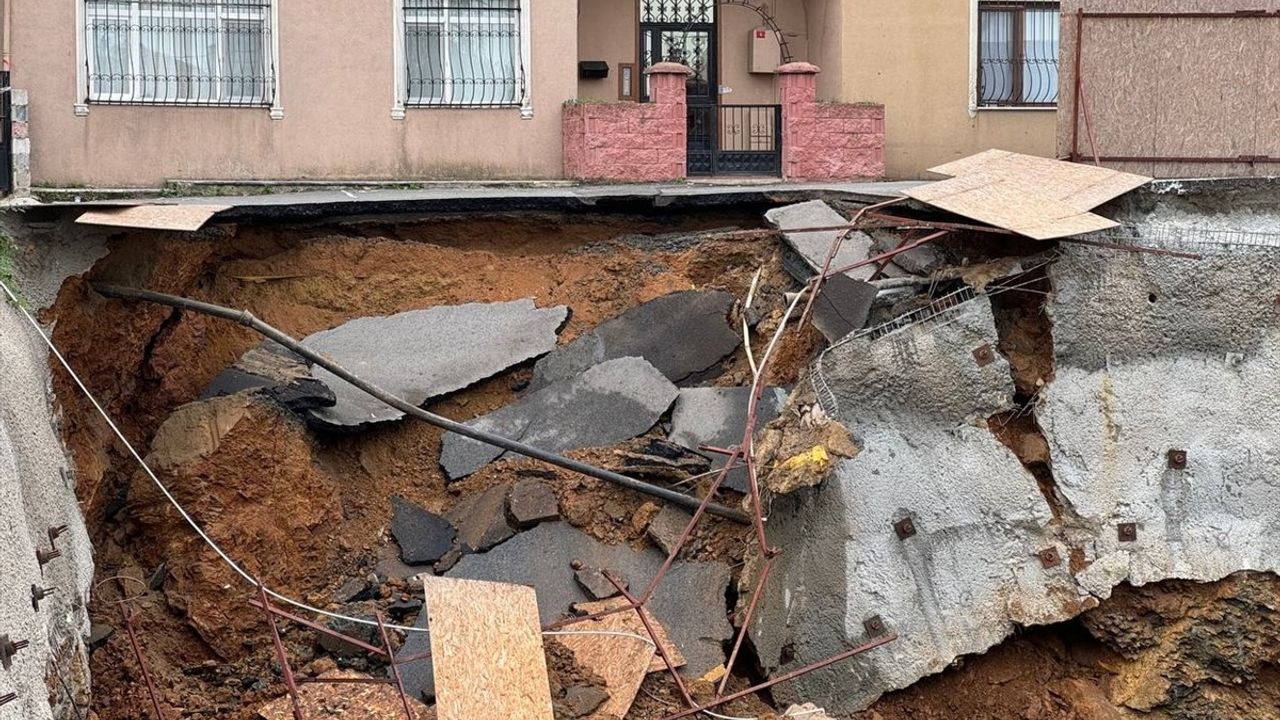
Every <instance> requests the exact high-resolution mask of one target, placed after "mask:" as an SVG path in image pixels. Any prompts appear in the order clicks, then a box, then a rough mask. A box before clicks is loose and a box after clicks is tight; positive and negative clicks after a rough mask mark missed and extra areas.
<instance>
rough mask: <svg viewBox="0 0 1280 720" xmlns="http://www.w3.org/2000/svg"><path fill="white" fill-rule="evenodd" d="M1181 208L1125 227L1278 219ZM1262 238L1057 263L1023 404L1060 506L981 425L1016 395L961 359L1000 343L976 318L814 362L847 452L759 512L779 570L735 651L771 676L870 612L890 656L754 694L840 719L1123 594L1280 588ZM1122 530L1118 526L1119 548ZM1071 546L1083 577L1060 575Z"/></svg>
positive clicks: (1279, 359)
mask: <svg viewBox="0 0 1280 720" xmlns="http://www.w3.org/2000/svg"><path fill="white" fill-rule="evenodd" d="M1189 212H1190V211H1188V210H1187V209H1185V208H1183V209H1180V210H1178V211H1177V212H1170V211H1169V210H1168V208H1165V209H1163V210H1161V211H1158V212H1157V213H1156V214H1155V216H1154V217H1150V216H1146V215H1145V210H1144V211H1143V212H1142V213H1140V214H1138V215H1137V216H1134V217H1130V218H1128V219H1130V220H1131V221H1135V222H1137V223H1138V224H1139V228H1138V231H1139V232H1140V233H1141V236H1142V237H1143V239H1144V241H1146V242H1148V243H1149V244H1150V243H1153V242H1156V241H1157V239H1158V238H1161V237H1165V235H1164V234H1163V233H1162V232H1161V231H1160V229H1159V228H1158V227H1157V226H1156V225H1155V223H1157V222H1169V221H1170V219H1173V221H1174V222H1180V220H1181V219H1185V218H1186V217H1188V216H1191V217H1194V218H1195V222H1194V223H1191V224H1190V226H1191V227H1193V228H1195V229H1196V230H1197V232H1209V231H1213V230H1215V229H1219V230H1221V229H1227V228H1239V227H1248V228H1249V229H1250V230H1253V231H1255V232H1258V231H1263V232H1271V233H1280V221H1278V219H1280V214H1276V215H1273V216H1272V218H1273V219H1272V220H1271V221H1270V224H1268V223H1267V222H1266V221H1265V220H1264V218H1263V215H1264V214H1263V213H1260V212H1259V211H1258V209H1257V208H1253V209H1250V210H1249V211H1248V212H1247V213H1245V214H1244V215H1242V214H1241V213H1239V212H1235V213H1232V212H1218V213H1216V214H1215V213H1206V212H1204V207H1203V202H1201V203H1200V213H1199V214H1194V213H1191V214H1190V215H1188V213H1189ZM1183 226H1184V227H1186V226H1187V225H1186V224H1183ZM1180 237H1181V238H1182V239H1183V240H1184V241H1186V240H1188V238H1190V239H1191V241H1194V237H1195V234H1194V233H1192V234H1191V235H1187V234H1185V233H1183V234H1181V235H1180ZM1203 237H1204V238H1209V237H1210V236H1209V235H1204V236H1203ZM1275 240H1276V237H1275V236H1274V235H1273V236H1272V237H1271V238H1270V239H1269V240H1268V239H1265V238H1258V237H1254V238H1252V239H1251V242H1254V243H1264V244H1263V245H1261V246H1259V245H1257V244H1255V245H1246V246H1224V245H1221V244H1215V243H1202V244H1200V245H1198V246H1196V247H1188V246H1187V245H1186V243H1185V242H1182V243H1180V244H1179V245H1178V247H1177V249H1182V250H1188V249H1190V250H1195V251H1197V252H1200V253H1202V255H1203V257H1202V258H1200V259H1196V260H1191V259H1180V258H1173V257H1166V256H1156V255H1146V254H1144V255H1138V254H1131V253H1123V252H1114V251H1105V250H1095V249H1089V248H1081V247H1079V246H1067V247H1065V248H1064V249H1063V250H1062V253H1063V255H1062V257H1061V258H1060V259H1058V260H1057V261H1056V262H1055V263H1054V264H1052V265H1051V266H1050V270H1049V272H1050V277H1051V280H1052V283H1053V288H1054V292H1053V293H1052V294H1051V295H1050V296H1049V299H1048V301H1047V302H1048V305H1047V312H1048V315H1049V319H1050V320H1051V321H1052V327H1053V338H1054V360H1055V364H1056V368H1055V370H1056V375H1055V378H1054V380H1053V381H1052V382H1051V383H1049V385H1048V386H1046V387H1045V388H1044V389H1043V390H1042V391H1041V392H1040V396H1039V401H1038V403H1037V404H1036V406H1035V412H1036V414H1037V417H1038V419H1039V423H1040V425H1041V427H1042V428H1043V430H1044V433H1045V436H1046V438H1047V440H1048V444H1049V449H1050V453H1051V459H1052V463H1051V465H1052V473H1053V479H1054V481H1055V483H1056V490H1057V495H1058V496H1059V497H1060V498H1061V499H1060V500H1058V499H1055V500H1054V501H1053V508H1052V509H1051V505H1050V501H1049V500H1047V499H1046V498H1045V497H1044V495H1042V494H1041V492H1040V491H1039V490H1038V488H1037V486H1036V483H1035V480H1034V478H1032V477H1031V475H1030V474H1029V473H1028V472H1027V471H1026V470H1024V469H1023V467H1022V466H1021V464H1020V463H1019V461H1018V460H1017V458H1015V457H1014V456H1013V455H1012V454H1011V453H1010V452H1009V451H1008V450H1007V449H1005V447H1004V446H1003V445H1001V444H1000V443H998V442H996V440H995V438H994V436H993V434H992V433H991V431H990V430H989V429H988V428H987V427H986V418H988V417H990V416H991V415H992V414H993V413H994V412H997V411H999V410H1001V409H1003V408H1006V407H1008V403H1009V397H1010V395H1011V394H1012V390H1013V388H1012V385H1011V383H1010V381H1009V376H1008V373H1009V369H1008V366H1007V364H1006V363H1005V361H1004V360H1003V359H1002V358H1001V357H999V356H998V355H997V357H996V360H995V362H993V363H990V364H987V365H985V366H982V365H981V364H980V363H977V362H975V357H974V355H973V350H974V349H976V348H977V347H978V346H979V345H982V344H990V345H992V347H996V346H997V338H996V335H995V332H994V326H993V324H992V322H991V316H990V314H991V310H990V304H989V303H988V302H987V301H986V300H985V299H982V298H979V299H978V300H976V301H972V302H969V303H967V304H965V305H963V306H962V308H963V310H962V311H960V312H951V313H948V314H946V315H944V316H942V317H940V318H938V319H937V320H935V321H932V322H928V323H924V324H920V325H916V326H913V327H906V328H901V329H897V330H895V331H894V332H892V333H889V334H887V335H884V336H882V337H879V338H878V339H875V340H871V339H870V338H872V337H875V336H876V334H875V333H871V334H867V335H864V336H862V337H857V336H855V337H854V338H852V339H849V340H847V341H845V342H842V343H838V344H837V345H836V346H834V347H833V348H832V349H831V350H830V351H828V352H827V353H826V354H825V355H824V356H823V357H822V358H821V359H820V360H819V362H818V363H816V364H815V367H814V368H812V369H811V372H812V373H813V374H814V375H815V377H820V378H821V380H820V381H816V382H815V383H814V384H815V387H816V388H820V389H819V393H818V394H819V396H820V397H827V398H828V399H829V401H827V402H824V405H826V406H829V407H828V409H833V408H834V410H833V412H835V414H836V415H837V416H838V418H839V419H840V420H842V421H843V422H845V423H846V424H847V425H849V426H850V427H851V428H852V429H853V431H854V434H855V437H856V439H857V441H858V443H859V445H860V446H861V447H862V448H863V449H862V452H861V453H860V454H859V455H858V456H857V457H856V458H854V459H852V460H848V461H845V462H843V463H841V465H840V466H839V467H838V468H837V471H836V472H835V474H834V477H832V478H830V479H828V480H827V481H826V482H825V483H824V484H822V485H821V486H819V487H817V488H813V489H810V490H803V491H800V492H797V493H795V494H792V495H789V496H784V497H779V498H776V499H775V501H774V504H773V512H772V514H771V516H770V522H769V525H768V527H769V529H770V535H771V538H770V539H771V542H772V543H774V544H776V545H779V546H781V547H784V548H787V550H788V551H787V552H786V553H784V554H783V555H782V556H781V558H782V559H781V560H780V561H779V565H777V566H776V567H775V570H774V580H773V581H772V583H771V584H772V587H771V588H770V589H769V590H768V591H767V592H766V595H765V597H764V598H763V600H762V605H761V608H762V614H761V617H760V619H759V621H758V622H757V623H755V625H754V626H753V628H752V636H753V639H754V640H755V643H756V647H757V650H758V651H759V653H760V657H761V661H762V663H763V664H764V666H765V668H766V670H768V671H770V672H774V673H777V672H784V671H786V670H787V669H790V668H792V667H794V666H797V665H800V664H803V663H806V662H812V661H814V660H818V659H821V658H823V657H826V656H829V655H832V654H834V653H836V652H839V651H840V650H843V649H845V648H847V647H849V646H851V645H854V644H857V643H859V642H860V641H862V640H864V639H866V637H867V631H866V629H865V628H864V627H863V621H865V620H866V619H867V618H868V617H870V616H872V615H879V616H880V617H881V618H882V619H883V620H884V622H885V624H886V625H887V626H888V627H889V629H890V630H892V631H894V632H896V633H898V634H899V639H898V640H896V641H895V642H893V643H892V644H890V645H888V646H885V647H883V648H880V649H877V650H874V651H872V652H870V653H868V654H866V655H863V656H861V657H859V658H857V659H854V660H852V661H849V662H847V663H844V664H841V665H837V666H833V667H832V668H829V669H826V670H823V671H820V672H818V673H814V674H813V675H810V676H806V677H804V678H801V679H799V680H797V681H795V682H793V683H787V684H784V685H783V686H781V689H779V690H775V697H776V698H778V699H779V700H780V701H783V702H790V701H795V702H800V701H804V700H809V701H813V702H816V703H818V704H821V705H825V706H826V707H827V708H828V710H829V711H831V712H833V713H834V714H845V713H849V712H853V711H857V710H861V709H863V708H865V707H867V706H868V705H869V704H870V703H872V702H873V701H874V700H875V699H876V698H878V697H879V696H880V695H881V694H882V693H884V692H888V691H891V690H894V689H898V688H902V687H905V686H907V685H910V684H912V683H914V682H915V681H917V680H918V679H920V678H921V677H924V676H925V675H928V674H931V673H935V672H938V671H941V670H942V669H944V668H946V667H947V666H948V665H949V664H950V663H951V662H952V661H953V660H954V659H955V658H956V657H959V656H962V655H964V654H971V653H980V652H983V651H985V650H986V649H987V648H988V647H990V646H991V645H993V644H995V643H998V642H1000V641H1002V640H1003V639H1004V638H1006V637H1007V636H1008V635H1009V634H1010V633H1012V632H1014V630H1015V629H1016V628H1017V627H1019V626H1028V625H1037V624H1045V623H1052V622H1059V621H1062V620H1066V619H1069V618H1071V617H1074V616H1075V615H1077V614H1078V613H1080V612H1081V611H1083V610H1084V609H1087V608H1088V607H1091V606H1092V605H1093V604H1095V603H1096V602H1098V601H1100V600H1102V599H1105V598H1107V597H1109V596H1110V594H1111V592H1112V589H1113V588H1114V587H1115V586H1116V585H1117V584H1119V583H1121V582H1130V583H1134V584H1147V583H1152V582H1157V581H1160V580H1165V579H1169V578H1185V579H1193V580H1202V581H1212V580H1218V579H1221V578H1222V577H1225V576H1226V575H1229V574H1231V573H1234V572H1237V571H1240V570H1246V569H1247V570H1263V571H1273V572H1274V571H1277V570H1278V569H1280V541H1277V540H1276V539H1275V536H1274V532H1272V530H1271V529H1272V528H1274V527H1275V525H1276V524H1277V522H1280V494H1278V493H1276V491H1275V486H1276V481H1275V467H1277V464H1278V461H1280V447H1278V445H1277V442H1278V441H1277V439H1276V438H1277V437H1280V404H1278V403H1280V401H1277V400H1276V398H1277V397H1280V392H1278V391H1280V380H1277V378H1280V317H1277V313H1276V309H1275V303H1276V298H1277V297H1280V248H1277V247H1274V246H1268V245H1266V244H1265V243H1271V244H1275ZM824 389H825V390H824ZM1171 450H1180V451H1185V453H1186V456H1187V466H1186V468H1185V469H1178V468H1173V467H1170V463H1169V457H1168V454H1169V451H1171ZM1055 510H1056V511H1057V512H1058V513H1059V519H1060V521H1059V522H1054V521H1052V520H1053V517H1054V515H1053V513H1054V511H1055ZM906 517H910V518H911V519H912V521H913V524H914V534H913V535H910V536H909V537H906V538H900V537H899V535H898V533H897V532H896V529H895V528H894V526H893V523H894V522H896V521H898V520H900V519H902V518H906ZM1121 523H1134V524H1135V525H1136V527H1137V534H1136V538H1135V539H1134V540H1132V541H1129V540H1126V539H1123V538H1122V537H1121V536H1120V534H1119V525H1120V524H1121ZM1051 547H1052V548H1055V549H1056V550H1057V551H1058V553H1059V555H1060V556H1061V557H1062V558H1064V559H1062V560H1060V561H1059V562H1058V563H1057V564H1051V566H1050V567H1045V566H1044V564H1042V562H1041V561H1040V559H1039V558H1038V557H1037V556H1036V554H1037V553H1038V552H1039V551H1041V550H1044V549H1046V548H1051ZM1071 551H1074V552H1075V553H1077V554H1078V555H1079V559H1080V561H1082V563H1083V565H1085V567H1084V568H1083V569H1081V570H1079V571H1078V572H1074V573H1073V572H1071V571H1069V570H1068V566H1067V563H1066V561H1065V558H1066V557H1067V555H1068V553H1069V552H1071ZM835 558H839V561H838V562H834V561H833V560H834V559H835ZM833 628H834V629H836V631H834V632H833ZM841 629H842V630H843V632H840V630H841ZM784 648H785V649H786V652H785V653H784ZM784 657H788V658H793V659H792V660H791V661H790V662H784V661H783V660H784Z"/></svg>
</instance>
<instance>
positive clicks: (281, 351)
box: [200, 342, 337, 413]
mask: <svg viewBox="0 0 1280 720" xmlns="http://www.w3.org/2000/svg"><path fill="white" fill-rule="evenodd" d="M244 390H260V391H261V392H262V394H263V395H265V396H266V397H268V398H270V399H272V400H274V401H275V402H277V403H279V404H280V405H282V406H284V407H285V408H288V409H289V410H292V411H294V412H298V413H302V412H305V411H308V410H313V409H316V408H323V407H332V406H333V405H334V403H336V402H337V397H336V396H335V395H334V394H333V391H332V390H330V389H329V387H328V386H327V385H325V384H324V383H322V382H320V381H319V380H316V379H315V378H313V377H311V374H310V373H309V372H308V370H307V365H306V363H305V362H303V360H302V358H300V357H298V356H297V355H294V354H293V353H292V352H290V351H289V350H288V349H286V348H285V347H283V346H281V345H279V344H277V343H274V342H264V343H262V344H261V345H258V346H257V347H255V348H253V349H251V350H249V351H248V352H246V353H245V354H244V355H242V356H241V357H240V359H239V360H237V361H236V362H235V364H233V365H232V366H231V367H229V368H227V369H225V370H223V371H222V372H220V373H218V375H217V376H216V377H214V378H213V381H212V382H210V383H209V386H208V387H207V388H205V390H204V392H203V393H201V394H200V399H201V400H209V399H211V398H216V397H223V396H225V395H234V394H235V393H238V392H241V391H244Z"/></svg>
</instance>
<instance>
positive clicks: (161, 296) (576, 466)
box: [93, 283, 750, 523]
mask: <svg viewBox="0 0 1280 720" xmlns="http://www.w3.org/2000/svg"><path fill="white" fill-rule="evenodd" d="M93 288H94V289H95V290H97V291H98V292H99V293H101V294H102V295H106V296H108V297H114V298H121V299H128V300H143V301H146V302H152V303H158V304H160V305H168V306H169V307H174V308H178V309H180V310H190V311H192V312H198V313H201V314H204V315H210V316H212V317H217V318H222V319H224V320H230V321H232V322H235V323H239V324H241V325H243V326H245V327H247V328H249V329H251V330H253V331H255V332H257V333H259V334H260V335H263V336H265V337H267V338H270V339H271V340H274V341H276V342H277V343H279V344H281V345H283V346H285V347H287V348H289V349H290V350H291V351H293V352H295V353H297V354H298V355H300V356H302V357H303V358H305V359H307V360H310V361H311V362H313V363H315V364H316V365H319V366H320V367H322V368H324V369H326V370H328V371H329V372H331V373H333V374H334V375H337V376H338V377H339V378H341V379H343V380H345V381H347V382H348V383H351V384H352V385H353V386H355V387H356V388H358V389H359V390H361V391H363V392H364V393H366V394H368V395H370V396H372V397H374V398H376V399H378V400H380V401H382V402H383V403H386V404H387V405H389V406H391V407H393V408H395V409H397V410H399V411H400V412H403V413H405V414H406V415H410V416H412V417H415V418H417V419H419V420H422V421H424V422H426V423H428V424H430V425H434V426H435V427H438V428H440V429H442V430H445V431H448V432H452V433H456V434H458V435H461V436H463V437H466V438H470V439H472V440H475V441H477V442H482V443H484V444H486V445H493V446H494V447H499V448H502V449H503V450H507V451H509V452H513V453H516V454H518V455H524V456H525V457H530V458H533V459H535V460H541V461H542V462H545V463H548V464H551V465H555V466H557V467H561V468H564V469H566V470H572V471H573V472H577V473H580V474H582V475H586V476H588V477H593V478H595V479H597V480H603V481H604V482H607V483H611V484H613V485H617V486H619V487H624V488H627V489H629V490H634V491H636V492H639V493H643V494H645V495H649V496H651V497H656V498H660V499H662V500H665V501H667V502H669V503H672V504H673V505H678V506H680V507H683V508H686V509H693V508H695V507H699V506H700V505H701V503H699V502H698V500H697V498H692V497H689V496H688V495H685V494H683V493H679V492H676V491H674V490H669V489H667V488H664V487H658V486H657V485H653V484H650V483H647V482H643V481H640V480H636V479H635V478H630V477H627V476H626V475H622V474H620V473H616V472H613V471H612V470H605V469H604V468H598V467H595V466H594V465H589V464H587V463H584V462H582V461H580V460H574V459H573V458H568V457H565V456H563V455H560V454H557V453H553V452H549V451H547V450H543V449H541V448H537V447H534V446H532V445H527V444H525V443H522V442H520V441H518V440H512V439H510V438H507V437H503V436H501V435H495V434H493V433H490V432H485V431H484V430H478V429H476V428H473V427H471V426H469V425H465V424H463V423H460V422H456V421H454V420H450V419H449V418H446V417H444V416H441V415H437V414H435V413H432V412H427V411H426V410H423V409H422V408H420V407H418V406H416V405H414V404H413V403H410V402H408V401H406V400H404V399H403V398H400V397H398V396H396V395H393V394H392V393H390V392H387V391H386V390H383V389H382V388H380V387H378V386H377V385H374V384H373V383H371V382H369V381H367V380H363V379H361V378H360V377H357V376H356V375H353V374H352V373H351V372H350V371H348V370H347V369H346V368H344V367H342V366H341V365H339V364H338V363H336V362H334V361H333V360H332V359H330V358H328V357H327V356H325V355H322V354H320V353H318V352H316V351H315V350H312V349H311V348H309V347H307V346H306V345H303V344H302V343H301V342H299V341H298V340H296V339H294V338H293V337H291V336H289V335H287V334H285V333H284V332H282V331H280V330H278V329H276V328H274V327H272V326H271V325H268V324H267V323H265V322H263V321H262V320H259V319H258V318H257V317H255V316H254V315H253V313H251V312H249V311H247V310H233V309H231V308H228V307H224V306H222V305H215V304H213V303H207V302H202V301H200V300H192V299H191V298H185V297H180V296H177V295H168V294H166V293H159V292H155V291H153V290H143V289H141V288H131V287H121V286H118V285H108V284H101V283H95V284H94V286H93ZM706 510H707V512H710V513H711V514H713V515H718V516H720V517H723V518H728V519H730V520H733V521H735V522H741V523H746V522H749V520H750V519H749V518H748V517H747V516H746V514H745V513H743V512H741V511H738V510H734V509H732V508H728V507H725V506H723V505H718V504H714V503H712V504H710V505H708V506H707V508H706Z"/></svg>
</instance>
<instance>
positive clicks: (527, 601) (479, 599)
mask: <svg viewBox="0 0 1280 720" xmlns="http://www.w3.org/2000/svg"><path fill="white" fill-rule="evenodd" d="M423 585H424V588H425V593H426V606H427V614H428V618H429V619H428V625H429V627H430V628H431V656H432V658H434V659H435V663H436V668H435V687H436V705H435V709H436V717H437V718H439V720H476V718H489V717H491V718H529V719H530V720H552V718H553V713H552V708H551V687H550V683H549V680H548V678H547V663H546V658H545V656H544V654H543V650H542V633H541V628H540V627H539V622H538V606H537V600H536V599H535V596H534V591H533V590H532V589H530V588H527V587H522V586H519V585H508V584H505V583H493V582H478V581H475V580H459V579H455V578H437V577H427V578H425V579H424V580H423ZM498 648H501V651H500V652H495V650H497V649H498Z"/></svg>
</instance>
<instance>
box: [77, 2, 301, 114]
mask: <svg viewBox="0 0 1280 720" xmlns="http://www.w3.org/2000/svg"><path fill="white" fill-rule="evenodd" d="M83 1H84V10H85V14H84V17H85V27H84V33H85V37H84V39H85V43H84V45H85V64H86V65H87V70H88V73H87V77H88V83H89V86H88V88H86V90H87V96H88V100H89V102H91V103H98V104H139V105H213V106H232V107H236V106H269V105H271V104H272V101H273V100H274V99H275V93H276V74H275V66H274V62H273V51H272V41H271V32H272V28H271V3H272V0H83Z"/></svg>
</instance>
